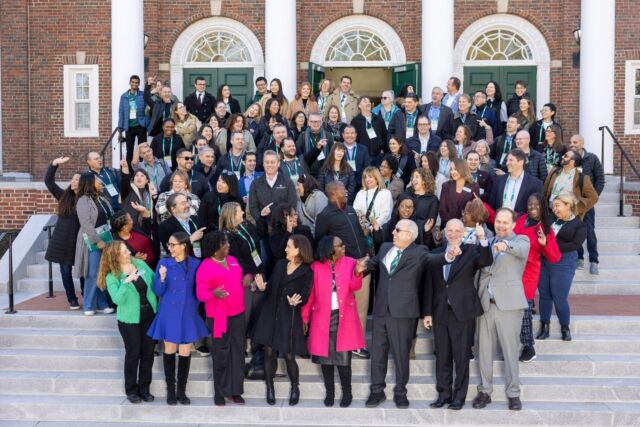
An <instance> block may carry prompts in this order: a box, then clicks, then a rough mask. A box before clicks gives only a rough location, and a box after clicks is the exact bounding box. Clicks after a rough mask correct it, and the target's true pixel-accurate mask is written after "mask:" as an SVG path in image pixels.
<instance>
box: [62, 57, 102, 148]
mask: <svg viewBox="0 0 640 427" xmlns="http://www.w3.org/2000/svg"><path fill="white" fill-rule="evenodd" d="M78 74H87V75H88V77H89V79H88V82H87V85H88V89H89V90H88V96H89V98H88V99H85V100H82V101H83V102H82V103H83V104H89V128H86V129H77V128H76V104H78V103H79V102H77V100H76V99H75V94H76V75H78ZM63 80H64V83H63V88H64V137H65V138H74V137H96V136H99V132H98V129H99V122H100V117H99V115H98V106H99V95H98V94H99V93H100V92H99V90H98V89H99V87H98V86H99V74H98V65H95V64H94V65H65V66H64V71H63Z"/></svg>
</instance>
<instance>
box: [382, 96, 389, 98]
mask: <svg viewBox="0 0 640 427" xmlns="http://www.w3.org/2000/svg"><path fill="white" fill-rule="evenodd" d="M380 99H389V97H388V96H383V97H382V98H380Z"/></svg>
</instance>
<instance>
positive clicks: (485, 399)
mask: <svg viewBox="0 0 640 427" xmlns="http://www.w3.org/2000/svg"><path fill="white" fill-rule="evenodd" d="M489 403H491V396H489V395H488V394H487V393H483V392H481V391H480V392H478V395H477V396H476V397H475V399H473V404H472V406H473V407H474V408H475V409H482V408H484V407H485V406H487V405H488V404H489Z"/></svg>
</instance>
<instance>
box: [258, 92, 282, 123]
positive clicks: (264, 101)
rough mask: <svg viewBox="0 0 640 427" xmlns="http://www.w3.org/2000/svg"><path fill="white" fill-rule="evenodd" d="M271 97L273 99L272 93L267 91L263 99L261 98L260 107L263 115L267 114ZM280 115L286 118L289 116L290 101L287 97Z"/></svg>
mask: <svg viewBox="0 0 640 427" xmlns="http://www.w3.org/2000/svg"><path fill="white" fill-rule="evenodd" d="M270 99H271V93H265V94H264V96H263V97H262V99H261V100H260V108H262V115H263V116H264V115H265V112H266V110H265V109H266V107H267V101H268V100H270ZM280 115H281V116H282V117H285V118H288V117H289V101H287V100H286V99H285V100H284V102H283V103H282V105H281V106H280Z"/></svg>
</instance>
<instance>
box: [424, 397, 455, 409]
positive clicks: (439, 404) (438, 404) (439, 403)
mask: <svg viewBox="0 0 640 427" xmlns="http://www.w3.org/2000/svg"><path fill="white" fill-rule="evenodd" d="M449 403H451V398H450V397H448V398H444V397H440V396H438V398H437V399H436V400H435V401H434V402H431V405H429V406H431V407H432V408H442V407H443V406H444V405H448V404H449Z"/></svg>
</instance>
